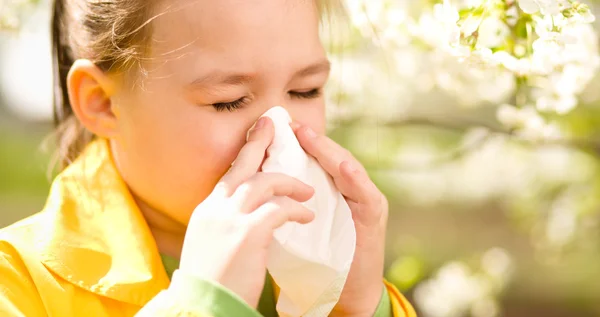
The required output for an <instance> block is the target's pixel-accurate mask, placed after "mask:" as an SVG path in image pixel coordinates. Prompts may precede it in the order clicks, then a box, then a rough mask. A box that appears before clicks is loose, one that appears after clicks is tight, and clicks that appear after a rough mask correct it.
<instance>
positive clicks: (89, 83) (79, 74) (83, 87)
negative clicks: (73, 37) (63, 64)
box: [67, 59, 117, 138]
mask: <svg viewBox="0 0 600 317" xmlns="http://www.w3.org/2000/svg"><path fill="white" fill-rule="evenodd" d="M67 85H68V89H69V100H70V102H71V107H72V108H73V112H74V113H75V115H76V116H77V119H79V121H80V122H81V124H82V125H83V126H84V127H85V128H86V129H88V130H89V131H90V132H92V133H94V134H95V135H97V136H100V137H106V138H109V137H113V136H114V135H116V133H117V117H116V115H115V113H114V111H113V109H112V105H111V98H110V97H111V96H112V95H113V94H114V88H115V83H114V80H112V79H111V78H109V76H108V75H107V74H105V73H104V72H103V71H102V70H101V69H100V68H98V67H97V66H96V65H95V64H94V63H92V62H91V61H89V60H86V59H80V60H77V61H75V63H74V64H73V66H72V67H71V70H70V71H69V76H68V77H67Z"/></svg>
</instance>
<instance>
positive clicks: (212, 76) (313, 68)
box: [190, 59, 331, 87]
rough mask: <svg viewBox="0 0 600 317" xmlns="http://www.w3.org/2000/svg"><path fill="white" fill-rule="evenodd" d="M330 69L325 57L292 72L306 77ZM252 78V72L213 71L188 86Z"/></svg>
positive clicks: (242, 82) (240, 82) (240, 83)
mask: <svg viewBox="0 0 600 317" xmlns="http://www.w3.org/2000/svg"><path fill="white" fill-rule="evenodd" d="M330 70H331V62H329V60H327V59H325V60H322V61H319V62H317V63H314V64H312V65H309V66H307V67H305V68H303V69H301V70H299V71H298V72H296V73H295V74H294V76H293V78H298V77H307V76H311V75H315V74H319V73H328V72H329V71H330ZM253 78H254V75H252V74H243V73H224V72H219V71H215V72H212V73H209V74H207V75H205V76H202V77H200V78H197V79H196V80H194V81H192V82H191V83H190V86H191V87H199V86H202V85H204V84H206V83H208V82H213V83H217V84H224V85H232V86H235V85H243V84H246V83H248V82H250V81H251V80H252V79H253Z"/></svg>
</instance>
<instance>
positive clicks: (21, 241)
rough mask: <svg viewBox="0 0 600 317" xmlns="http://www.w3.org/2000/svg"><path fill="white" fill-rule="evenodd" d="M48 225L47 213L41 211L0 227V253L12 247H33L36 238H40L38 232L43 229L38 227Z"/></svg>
mask: <svg viewBox="0 0 600 317" xmlns="http://www.w3.org/2000/svg"><path fill="white" fill-rule="evenodd" d="M48 225H49V223H48V214H47V213H44V212H41V213H37V214H34V215H32V216H30V217H27V218H25V219H22V220H20V221H18V222H15V223H14V224H12V225H9V226H8V227H5V228H2V229H0V253H5V252H9V251H10V249H13V248H16V249H29V248H32V247H34V245H35V243H36V240H40V239H42V237H40V234H41V233H42V232H43V231H45V230H40V229H42V228H43V227H44V226H48Z"/></svg>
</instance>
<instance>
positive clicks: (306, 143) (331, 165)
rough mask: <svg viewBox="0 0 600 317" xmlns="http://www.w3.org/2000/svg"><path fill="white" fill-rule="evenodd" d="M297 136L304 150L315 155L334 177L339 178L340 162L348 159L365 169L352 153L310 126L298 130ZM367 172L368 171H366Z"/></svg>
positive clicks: (357, 166) (359, 167) (358, 167)
mask: <svg viewBox="0 0 600 317" xmlns="http://www.w3.org/2000/svg"><path fill="white" fill-rule="evenodd" d="M296 136H297V138H298V141H299V142H300V145H301V146H302V148H304V150H305V151H306V152H307V153H308V154H310V155H312V156H314V157H315V158H316V159H317V161H319V164H321V166H323V168H324V169H325V171H327V173H329V174H330V175H331V176H333V177H334V178H339V177H340V176H341V175H340V164H342V162H344V161H348V162H349V163H350V164H352V165H353V166H356V169H360V170H362V171H364V169H363V168H362V165H361V164H360V163H359V162H358V161H357V160H356V159H355V158H354V156H352V154H351V153H350V152H349V151H348V150H346V149H345V148H343V147H342V146H341V145H339V144H337V143H335V142H334V141H333V140H331V139H330V138H328V137H327V136H325V135H319V134H317V133H315V132H314V131H313V130H312V129H310V128H309V127H306V126H303V127H300V128H298V129H297V130H296ZM365 173H366V172H365Z"/></svg>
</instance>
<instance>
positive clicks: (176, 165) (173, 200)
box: [115, 98, 245, 219]
mask: <svg viewBox="0 0 600 317" xmlns="http://www.w3.org/2000/svg"><path fill="white" fill-rule="evenodd" d="M175 100H176V99H171V102H170V103H166V101H165V100H161V98H144V101H143V105H140V104H139V103H138V104H136V105H132V106H131V107H130V108H129V109H127V110H126V111H123V113H122V115H121V117H120V118H119V120H120V135H119V138H118V141H117V142H116V143H117V146H116V147H115V151H117V152H118V153H115V159H116V160H117V161H118V162H117V165H118V166H119V170H120V172H121V175H122V176H123V178H124V179H125V181H126V183H127V184H128V185H129V187H130V188H131V189H132V191H133V192H134V194H135V195H136V196H138V197H139V198H140V199H141V200H143V201H144V202H145V203H147V204H148V205H150V206H152V207H154V208H156V209H159V210H162V211H163V212H165V213H168V214H172V215H173V216H175V217H176V218H181V217H183V218H182V219H185V217H186V216H187V213H189V212H191V211H192V210H193V209H194V208H195V206H196V205H198V204H199V203H200V202H201V201H202V200H203V199H204V198H205V197H206V196H207V195H208V194H210V192H212V189H213V187H214V185H215V184H216V182H217V181H218V179H219V178H220V177H221V176H222V174H223V173H224V172H225V171H227V169H228V168H229V165H230V164H231V162H232V161H233V160H234V158H235V156H236V155H237V153H238V151H239V149H240V148H241V146H242V145H243V142H244V136H245V131H241V130H242V129H240V131H237V130H236V128H235V127H237V126H240V125H238V124H236V123H235V122H233V123H232V122H229V121H226V120H225V119H226V118H227V117H226V116H222V114H215V113H214V112H211V111H205V110H204V109H200V108H198V107H196V106H193V105H189V104H185V102H176V101H175ZM225 121H226V122H225Z"/></svg>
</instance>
